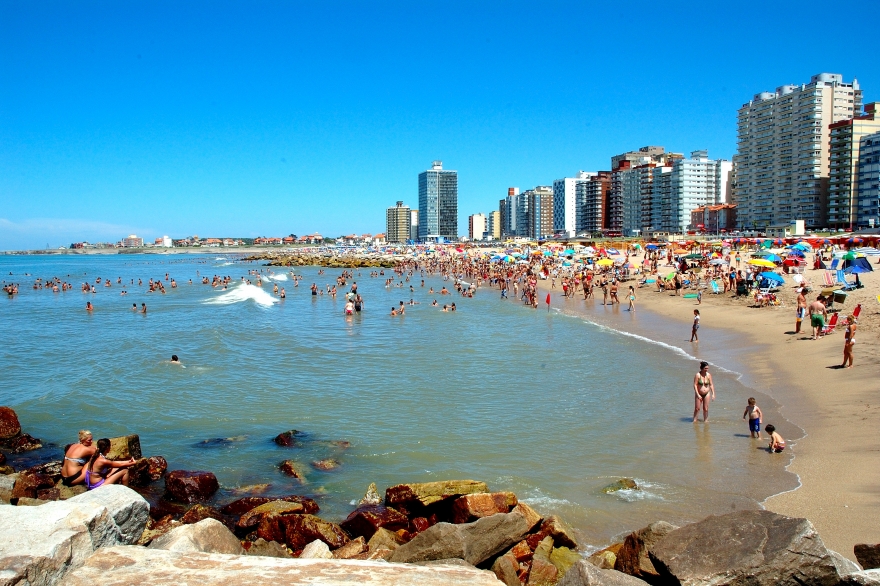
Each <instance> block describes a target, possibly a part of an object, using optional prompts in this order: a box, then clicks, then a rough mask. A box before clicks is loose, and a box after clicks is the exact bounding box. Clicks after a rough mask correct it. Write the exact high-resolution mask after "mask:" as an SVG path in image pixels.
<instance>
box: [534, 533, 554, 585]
mask: <svg viewBox="0 0 880 586" xmlns="http://www.w3.org/2000/svg"><path fill="white" fill-rule="evenodd" d="M552 552H553V538H552V537H550V536H549V535H548V536H547V537H545V538H544V539H543V540H541V543H539V544H538V547H537V548H536V549H535V553H534V555H533V556H532V567H531V569H530V570H529V581H528V582H527V584H528V586H553V585H555V584H556V582H557V580H559V570H558V569H557V567H556V565H554V564H553V562H552V561H550V555H551V554H552Z"/></svg>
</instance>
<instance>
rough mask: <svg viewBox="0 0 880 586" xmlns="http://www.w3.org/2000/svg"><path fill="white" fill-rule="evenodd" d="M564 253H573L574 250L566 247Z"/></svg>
mask: <svg viewBox="0 0 880 586" xmlns="http://www.w3.org/2000/svg"><path fill="white" fill-rule="evenodd" d="M565 254H574V250H572V249H571V248H569V249H566V251H565Z"/></svg>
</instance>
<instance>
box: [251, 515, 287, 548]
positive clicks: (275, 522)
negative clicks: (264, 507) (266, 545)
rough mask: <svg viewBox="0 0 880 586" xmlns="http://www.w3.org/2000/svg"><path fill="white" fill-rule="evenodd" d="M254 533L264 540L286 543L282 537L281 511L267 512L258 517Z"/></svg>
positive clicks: (282, 519)
mask: <svg viewBox="0 0 880 586" xmlns="http://www.w3.org/2000/svg"><path fill="white" fill-rule="evenodd" d="M256 535H257V537H258V538H260V539H265V540H266V541H277V542H278V543H286V541H285V538H284V518H283V514H282V513H269V514H268V515H263V516H261V517H260V522H259V524H258V525H257V532H256Z"/></svg>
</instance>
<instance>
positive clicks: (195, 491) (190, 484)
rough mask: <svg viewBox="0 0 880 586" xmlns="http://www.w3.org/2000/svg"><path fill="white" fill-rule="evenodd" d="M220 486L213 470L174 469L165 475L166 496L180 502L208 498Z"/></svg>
mask: <svg viewBox="0 0 880 586" xmlns="http://www.w3.org/2000/svg"><path fill="white" fill-rule="evenodd" d="M219 488H220V485H219V484H218V483H217V477H216V476H214V474H213V473H211V472H203V471H188V470H174V471H172V472H169V473H168V474H167V475H165V498H170V499H171V500H175V501H177V502H180V503H194V502H197V501H203V500H206V499H208V498H210V497H211V496H212V495H213V494H214V493H215V492H217V489H219Z"/></svg>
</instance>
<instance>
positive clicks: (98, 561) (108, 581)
mask: <svg viewBox="0 0 880 586" xmlns="http://www.w3.org/2000/svg"><path fill="white" fill-rule="evenodd" d="M96 584H100V585H101V586H131V585H132V584H137V585H138V586H159V585H161V586H167V585H168V584H198V585H199V586H231V585H233V584H236V585H238V584H242V585H243V584H285V585H288V586H307V585H308V586H314V585H315V584H321V585H322V586H413V585H416V584H418V585H419V586H499V584H498V581H497V580H496V579H495V576H494V575H493V574H492V573H491V572H487V571H485V570H476V569H473V568H470V567H467V566H455V565H450V564H445V565H439V566H429V567H422V566H417V565H413V564H388V563H385V562H382V561H354V560H301V559H281V558H271V557H258V556H231V555H222V554H204V553H178V552H173V551H164V550H157V549H148V548H144V547H111V548H107V549H103V550H101V551H99V552H96V553H95V554H94V555H93V556H92V557H91V558H89V559H88V561H87V562H86V563H85V565H84V566H83V567H81V568H79V569H78V570H76V571H75V572H73V573H71V574H69V575H68V576H67V579H66V580H65V586H95V585H96Z"/></svg>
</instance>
